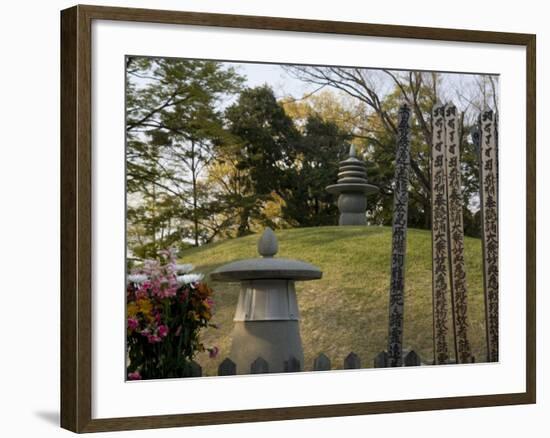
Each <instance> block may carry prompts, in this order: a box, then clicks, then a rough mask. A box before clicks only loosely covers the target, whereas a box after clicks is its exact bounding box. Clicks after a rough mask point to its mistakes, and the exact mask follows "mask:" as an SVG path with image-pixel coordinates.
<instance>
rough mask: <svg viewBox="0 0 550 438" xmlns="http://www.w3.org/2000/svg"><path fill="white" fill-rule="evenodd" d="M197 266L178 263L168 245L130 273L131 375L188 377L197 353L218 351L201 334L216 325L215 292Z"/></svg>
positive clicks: (127, 289)
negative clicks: (205, 341)
mask: <svg viewBox="0 0 550 438" xmlns="http://www.w3.org/2000/svg"><path fill="white" fill-rule="evenodd" d="M192 269H193V266H192V265H190V264H186V265H178V264H176V262H175V254H174V252H173V251H171V250H166V251H162V252H161V254H160V259H159V260H146V261H145V262H144V263H143V265H142V266H141V267H140V268H138V269H136V270H134V271H133V272H132V273H131V275H128V279H127V288H126V312H127V337H126V342H127V353H128V362H127V372H128V379H129V380H141V379H159V378H176V377H189V376H191V375H192V365H193V363H192V361H193V358H194V356H195V355H196V353H197V352H202V351H208V353H209V355H210V357H215V356H216V355H217V353H218V348H217V347H208V348H207V347H205V346H204V345H203V344H202V342H201V341H200V336H199V335H200V331H201V329H203V328H206V327H216V326H215V325H214V324H212V323H210V320H211V318H212V314H213V307H214V302H213V300H212V295H213V291H212V289H210V288H209V287H208V285H207V284H206V283H205V282H203V281H202V280H203V275H202V274H198V273H190V272H191V271H192Z"/></svg>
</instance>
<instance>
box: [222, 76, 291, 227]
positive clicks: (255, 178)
mask: <svg viewBox="0 0 550 438" xmlns="http://www.w3.org/2000/svg"><path fill="white" fill-rule="evenodd" d="M225 116H226V119H227V122H228V128H229V131H230V132H231V134H232V135H233V136H234V138H235V142H233V143H231V144H229V145H226V147H225V151H224V154H225V156H228V155H229V156H232V157H234V158H233V161H229V160H226V161H225V162H226V163H229V164H232V165H234V167H235V172H233V177H234V178H239V181H238V182H237V181H234V183H235V185H234V186H236V187H238V188H239V189H240V192H239V193H233V194H232V196H234V199H233V205H234V207H235V208H237V209H238V210H239V218H238V231H237V235H238V236H242V235H245V234H247V233H249V232H251V229H252V223H253V222H254V221H256V222H258V223H260V224H262V225H270V226H273V225H274V224H273V222H272V221H270V219H269V217H267V215H265V214H264V213H263V208H264V207H265V205H266V203H268V202H269V201H273V200H274V198H275V196H276V195H279V196H280V197H281V198H282V199H284V194H285V191H286V189H287V188H288V187H289V185H292V184H295V183H296V180H295V178H294V177H293V175H292V173H293V171H294V170H293V169H294V166H296V164H297V158H298V156H297V146H298V144H299V142H300V135H299V132H298V130H297V129H296V127H295V126H294V123H293V122H292V119H291V118H290V117H288V116H287V115H286V113H285V111H284V108H283V107H282V106H281V105H280V104H279V103H278V102H277V100H276V99H275V96H274V95H273V91H272V90H271V88H269V87H267V86H261V87H256V88H250V89H246V90H243V91H242V92H241V94H240V96H239V99H238V101H237V102H236V103H235V104H233V105H231V106H230V107H228V108H227V110H226V112H225Z"/></svg>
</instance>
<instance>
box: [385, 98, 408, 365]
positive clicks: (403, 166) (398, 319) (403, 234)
mask: <svg viewBox="0 0 550 438" xmlns="http://www.w3.org/2000/svg"><path fill="white" fill-rule="evenodd" d="M410 118H411V110H410V108H409V106H408V105H407V104H403V105H401V107H400V108H399V115H398V134H397V136H398V137H397V148H396V159H395V189H394V198H393V199H394V201H393V202H394V205H393V226H392V256H391V283H390V302H389V334H388V366H390V367H400V366H402V363H403V358H402V354H403V352H402V350H403V307H404V288H405V252H406V243H407V207H408V202H409V192H408V185H409V163H410Z"/></svg>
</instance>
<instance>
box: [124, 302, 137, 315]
mask: <svg viewBox="0 0 550 438" xmlns="http://www.w3.org/2000/svg"><path fill="white" fill-rule="evenodd" d="M126 309H127V312H128V317H129V318H135V316H136V315H137V313H138V306H137V304H136V303H135V302H131V303H129V304H128V307H127V308H126Z"/></svg>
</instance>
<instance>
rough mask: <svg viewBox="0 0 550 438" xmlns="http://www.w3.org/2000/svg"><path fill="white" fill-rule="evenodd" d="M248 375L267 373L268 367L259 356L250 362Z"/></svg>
mask: <svg viewBox="0 0 550 438" xmlns="http://www.w3.org/2000/svg"><path fill="white" fill-rule="evenodd" d="M250 373H251V374H265V373H269V365H268V364H267V362H266V361H265V359H264V358H263V357H261V356H258V358H257V359H256V360H255V361H254V362H252V364H251V365H250Z"/></svg>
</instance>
